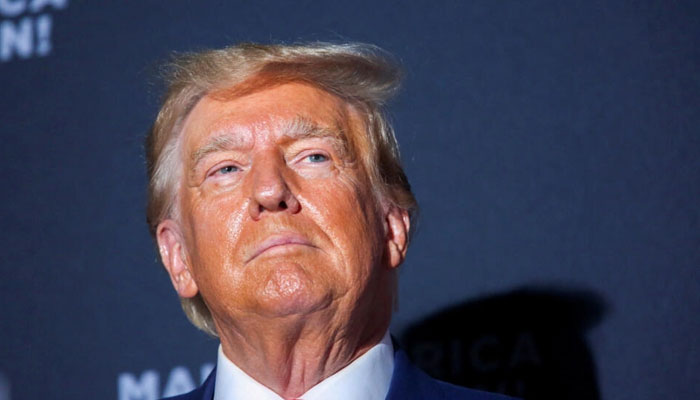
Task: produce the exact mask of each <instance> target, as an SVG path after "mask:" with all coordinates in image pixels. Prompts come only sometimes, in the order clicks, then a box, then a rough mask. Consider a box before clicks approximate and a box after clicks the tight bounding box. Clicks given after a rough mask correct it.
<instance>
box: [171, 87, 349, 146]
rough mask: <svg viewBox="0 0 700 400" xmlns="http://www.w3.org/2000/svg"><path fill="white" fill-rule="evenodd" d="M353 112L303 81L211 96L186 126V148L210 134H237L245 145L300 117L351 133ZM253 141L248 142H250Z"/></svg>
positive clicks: (337, 100) (338, 99) (188, 117)
mask: <svg viewBox="0 0 700 400" xmlns="http://www.w3.org/2000/svg"><path fill="white" fill-rule="evenodd" d="M350 113H351V111H350V110H349V107H347V104H346V103H345V102H344V101H343V100H342V99H340V98H339V97H337V96H335V95H333V94H331V93H328V92H326V91H324V90H321V89H318V88H316V87H314V86H311V85H307V84H303V83H287V84H284V85H280V86H275V87H272V88H267V89H263V90H260V91H257V92H254V93H251V94H248V95H245V96H241V97H234V98H227V97H226V94H225V93H223V94H217V95H207V96H205V97H204V98H202V99H201V100H200V101H199V102H198V103H197V105H196V106H195V107H194V108H193V109H192V111H191V112H190V114H189V115H188V116H187V118H186V120H185V123H184V125H183V129H182V133H183V135H184V144H185V146H184V147H185V151H187V150H188V149H189V150H191V149H192V148H193V147H196V146H197V145H198V144H200V143H201V142H202V141H204V140H206V139H207V138H208V137H209V136H212V135H216V134H221V133H233V134H235V135H234V136H235V137H236V138H237V139H238V140H241V141H242V143H241V145H246V144H250V145H252V144H253V143H252V142H253V141H254V140H255V137H256V136H257V135H258V134H259V133H271V134H278V135H279V134H283V133H284V132H280V131H279V129H276V128H279V127H281V126H286V125H288V124H289V122H290V121H293V120H296V119H299V118H301V119H304V120H308V121H310V122H312V123H314V124H316V125H318V126H319V127H324V128H330V129H334V130H339V131H342V132H347V131H348V128H350V126H349V125H350V124H351V121H350V119H354V118H351V117H350V115H349V114H350ZM249 141H250V142H251V143H246V142H249Z"/></svg>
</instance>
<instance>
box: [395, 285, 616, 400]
mask: <svg viewBox="0 0 700 400" xmlns="http://www.w3.org/2000/svg"><path fill="white" fill-rule="evenodd" d="M605 312H606V305H605V303H604V301H603V299H602V298H601V297H600V296H599V295H597V294H595V293H593V292H590V291H587V290H580V289H556V288H541V287H538V288H523V289H518V290H515V291H512V292H508V293H504V294H500V295H496V296H493V297H488V298H484V299H479V300H475V301H468V302H465V303H463V304H460V305H457V306H452V307H450V308H447V309H445V310H443V311H440V312H438V313H436V314H434V315H431V316H429V317H427V318H426V319H424V320H423V321H420V322H418V323H416V324H413V325H411V326H410V327H408V328H407V329H406V330H405V331H404V334H403V336H402V337H401V339H400V343H401V345H402V346H403V347H405V349H406V352H407V353H408V355H409V357H410V358H411V359H412V360H413V361H414V362H415V363H416V364H417V365H418V366H420V367H421V368H422V369H423V370H424V371H425V372H427V373H428V374H430V375H431V376H433V377H435V378H438V379H440V380H443V381H447V382H451V383H454V384H456V385H462V386H468V387H472V388H477V389H483V390H487V391H491V392H499V393H504V394H508V395H511V396H517V397H520V398H522V399H525V400H535V399H538V400H549V399H573V400H578V399H586V400H597V399H600V393H599V389H598V382H597V379H596V367H595V364H594V361H593V358H592V355H591V351H590V349H589V347H588V345H587V343H586V339H585V335H586V331H588V330H589V329H591V328H592V327H594V326H596V325H598V324H599V323H600V322H601V320H602V319H603V316H604V314H605Z"/></svg>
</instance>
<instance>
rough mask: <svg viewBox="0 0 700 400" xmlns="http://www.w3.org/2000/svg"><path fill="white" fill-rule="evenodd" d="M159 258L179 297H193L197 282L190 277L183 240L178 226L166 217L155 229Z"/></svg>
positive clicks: (195, 292)
mask: <svg viewBox="0 0 700 400" xmlns="http://www.w3.org/2000/svg"><path fill="white" fill-rule="evenodd" d="M156 239H157V240H158V250H159V252H160V259H161V261H163V265H164V266H165V269H166V271H168V275H170V281H171V282H172V284H173V287H174V288H175V291H177V294H178V295H179V296H180V297H193V296H195V295H196V294H197V292H198V290H199V289H198V288H197V284H196V283H195V281H194V278H193V277H192V274H191V272H190V266H189V259H188V257H187V253H186V249H185V244H184V240H183V237H182V233H181V231H180V227H179V226H178V225H177V223H176V222H175V221H173V220H170V219H167V220H165V221H163V222H161V223H160V224H158V229H157V231H156Z"/></svg>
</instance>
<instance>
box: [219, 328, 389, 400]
mask: <svg viewBox="0 0 700 400" xmlns="http://www.w3.org/2000/svg"><path fill="white" fill-rule="evenodd" d="M393 372H394V347H393V345H392V343H391V337H390V336H389V332H388V331H387V333H386V334H385V335H384V337H383V338H382V341H381V342H379V344H377V345H375V346H374V347H372V348H371V349H369V350H368V351H367V352H366V353H365V354H363V355H362V356H360V357H358V358H357V359H355V360H354V361H353V362H351V363H350V364H349V365H347V366H346V367H345V368H343V369H341V370H340V371H338V372H336V373H335V374H333V375H331V376H329V377H328V378H326V379H324V380H323V381H321V382H319V383H318V384H317V385H316V386H314V387H312V388H311V389H309V390H308V391H307V392H306V393H304V394H303V395H301V396H300V397H299V398H300V399H302V400H327V399H335V400H384V399H385V398H386V395H387V393H388V392H389V385H390V384H391V375H392V373H393ZM248 399H256V400H281V399H282V398H281V397H280V396H278V395H277V394H276V393H275V392H273V391H272V390H270V389H269V388H267V387H266V386H264V385H262V384H261V383H259V382H258V381H256V380H255V379H253V378H251V377H250V376H249V375H248V374H246V373H245V372H243V370H241V369H240V368H238V367H237V366H236V365H235V364H234V363H233V362H231V360H229V359H228V358H227V357H226V355H225V354H224V352H223V351H222V350H221V345H219V352H218V358H217V363H216V385H215V387H214V400H248Z"/></svg>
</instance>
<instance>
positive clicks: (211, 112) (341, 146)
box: [158, 83, 408, 325]
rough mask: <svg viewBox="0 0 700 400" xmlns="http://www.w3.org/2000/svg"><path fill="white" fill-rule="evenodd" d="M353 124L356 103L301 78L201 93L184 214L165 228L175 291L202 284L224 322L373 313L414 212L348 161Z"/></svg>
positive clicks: (182, 197)
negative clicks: (391, 201)
mask: <svg viewBox="0 0 700 400" xmlns="http://www.w3.org/2000/svg"><path fill="white" fill-rule="evenodd" d="M358 129H363V127H362V124H361V122H360V120H359V118H357V116H356V114H355V111H353V109H352V108H351V107H349V106H347V104H345V103H344V102H343V101H342V100H340V99H339V98H338V97H336V96H334V95H332V94H330V93H328V92H325V91H322V90H319V89H317V88H315V87H312V86H310V85H305V84H301V83H288V84H284V85H281V86H276V87H272V88H268V89H264V90H261V91H258V92H255V93H252V94H249V95H245V96H242V97H236V98H232V99H231V98H228V99H226V98H223V97H219V98H215V97H212V96H207V97H205V98H203V99H202V100H201V101H200V102H199V103H198V104H197V105H196V106H195V107H194V109H193V110H192V111H191V113H190V114H189V116H188V117H187V119H186V120H185V123H184V126H183V137H182V142H181V154H182V160H183V163H182V164H183V173H182V181H181V187H180V190H179V194H178V196H179V199H178V200H179V220H178V221H177V222H176V221H173V220H166V221H164V222H162V223H161V224H160V225H159V229H158V241H159V245H160V248H161V255H162V256H163V260H164V263H165V264H166V268H167V269H168V271H169V273H170V275H171V278H172V280H173V284H174V285H175V287H176V289H177V290H178V292H179V294H180V295H181V296H183V297H191V296H194V295H195V294H196V293H197V292H199V293H201V295H202V297H203V298H204V300H205V302H206V303H207V305H208V306H209V308H210V310H211V312H212V315H213V316H214V320H215V321H216V322H217V325H220V324H221V323H233V321H236V320H239V319H241V318H246V317H249V316H251V315H255V316H264V317H283V316H289V315H308V314H309V313H313V312H316V311H320V310H327V309H331V310H332V311H333V313H335V314H338V316H339V317H340V318H356V317H357V316H358V314H359V315H360V316H362V317H366V315H362V314H365V313H369V312H371V310H372V303H373V302H376V301H378V300H380V299H381V301H384V300H386V298H387V296H388V298H390V297H391V293H390V292H391V290H392V281H393V279H394V277H393V271H392V270H393V268H394V267H396V266H398V265H399V263H400V262H401V260H402V259H403V255H404V254H405V234H406V230H407V229H408V227H407V217H406V215H405V213H403V212H401V211H396V210H395V209H393V208H391V207H387V206H384V205H381V204H379V203H378V202H377V200H376V198H375V196H374V193H373V191H372V189H371V188H370V187H369V184H368V181H367V177H366V174H365V173H364V171H363V169H362V168H361V167H360V165H359V161H353V158H352V157H351V155H350V152H349V150H348V148H347V146H346V145H345V140H344V137H345V136H344V135H345V134H346V133H347V132H352V131H355V130H358ZM397 223H399V225H401V224H402V225H401V226H399V225H397ZM398 228H402V229H403V232H397V229H398ZM402 235H403V236H402ZM397 238H398V239H400V240H403V243H399V245H397ZM400 240H399V241H400ZM375 305H376V304H375ZM358 310H359V311H358Z"/></svg>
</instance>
